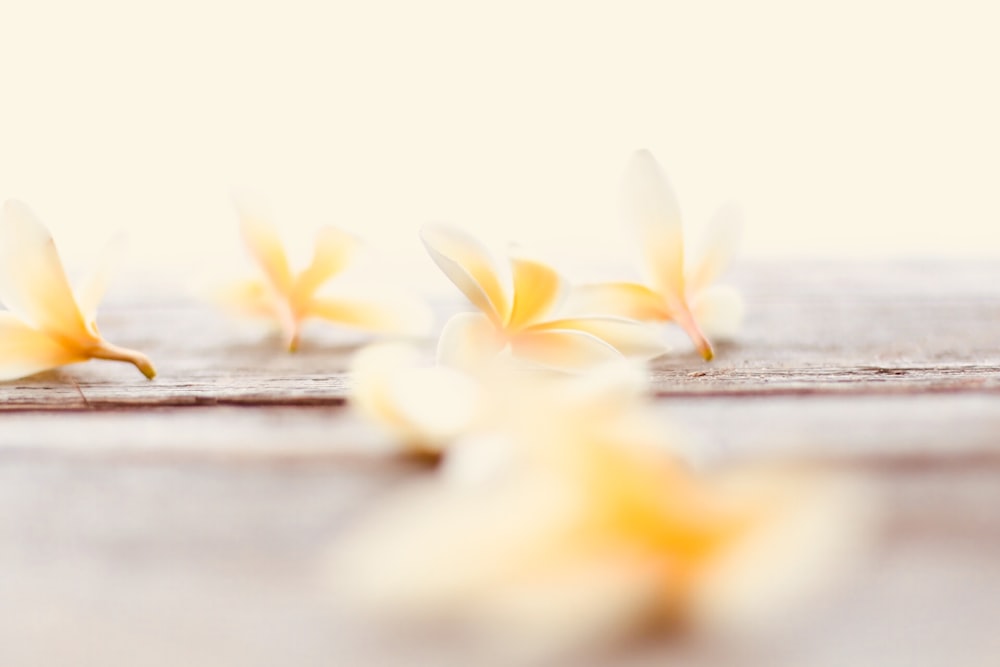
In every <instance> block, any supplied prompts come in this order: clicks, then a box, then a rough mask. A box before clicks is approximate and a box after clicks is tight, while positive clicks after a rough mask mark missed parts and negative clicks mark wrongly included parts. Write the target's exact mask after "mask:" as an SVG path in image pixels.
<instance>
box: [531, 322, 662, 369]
mask: <svg viewBox="0 0 1000 667" xmlns="http://www.w3.org/2000/svg"><path fill="white" fill-rule="evenodd" d="M554 329H566V330H569V329H572V330H574V331H584V332H586V333H589V334H593V335H594V336H597V337H598V338H600V339H601V340H602V341H604V342H605V343H608V344H609V345H611V346H612V347H613V348H615V349H616V350H618V351H619V352H621V353H622V354H623V355H625V356H626V357H633V358H636V359H652V358H653V357H658V356H660V355H661V354H664V353H666V352H667V351H668V350H669V348H668V347H667V345H666V344H665V343H664V342H663V339H662V338H661V337H660V335H659V334H658V333H657V332H656V330H655V329H653V328H652V327H650V326H647V325H645V324H642V323H640V322H636V321H633V320H627V319H623V318H619V317H574V318H566V319H560V320H552V321H551V322H543V323H542V324H537V325H535V326H533V327H530V328H529V329H527V331H532V332H534V331H551V330H554Z"/></svg>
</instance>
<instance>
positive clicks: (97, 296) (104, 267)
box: [76, 236, 125, 331]
mask: <svg viewBox="0 0 1000 667" xmlns="http://www.w3.org/2000/svg"><path fill="white" fill-rule="evenodd" d="M124 256H125V237H124V236H116V237H115V238H114V239H113V240H112V241H111V243H109V244H108V245H107V247H105V249H104V252H103V253H101V257H100V259H99V260H98V262H97V266H96V267H94V271H93V272H92V273H91V274H90V275H89V276H87V278H86V279H85V280H84V281H83V282H82V283H80V286H79V287H77V289H76V302H77V303H78V304H79V306H80V312H81V313H82V314H83V318H84V320H85V321H86V322H87V326H89V327H90V328H91V330H92V331H94V330H95V328H94V323H95V321H96V320H97V307H98V306H99V305H100V303H101V300H102V299H103V298H104V294H105V292H107V290H108V284H109V283H110V282H111V278H112V276H114V274H115V273H116V272H117V271H118V268H119V266H121V262H122V258H123V257H124Z"/></svg>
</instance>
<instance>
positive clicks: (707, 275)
mask: <svg viewBox="0 0 1000 667" xmlns="http://www.w3.org/2000/svg"><path fill="white" fill-rule="evenodd" d="M742 232H743V212H742V211H741V210H740V207H739V206H737V205H736V204H735V203H732V202H730V203H729V204H727V205H725V206H723V207H722V208H721V209H719V211H718V212H717V213H716V214H715V216H714V217H713V218H712V220H711V222H710V223H709V226H708V229H707V230H706V231H705V236H704V237H703V238H702V242H701V244H700V247H699V250H698V251H697V254H696V255H695V257H696V259H695V260H694V261H692V262H691V263H690V264H689V269H688V275H687V278H686V284H687V289H688V293H689V294H694V293H697V292H699V291H701V290H703V289H705V288H707V287H708V286H709V285H711V284H712V283H713V282H715V280H717V279H718V277H719V276H720V275H721V274H722V273H723V272H724V271H725V270H726V267H728V266H729V263H730V261H732V258H733V255H735V254H736V250H737V248H739V245H740V237H741V236H742Z"/></svg>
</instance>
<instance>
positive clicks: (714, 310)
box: [575, 150, 744, 360]
mask: <svg viewBox="0 0 1000 667" xmlns="http://www.w3.org/2000/svg"><path fill="white" fill-rule="evenodd" d="M621 203H622V215H623V218H624V219H625V222H626V223H627V224H629V225H630V226H633V227H634V228H635V229H636V230H637V231H638V234H639V242H640V244H641V246H642V257H643V260H644V264H645V269H646V273H647V277H648V280H649V285H648V286H647V285H643V284H637V283H631V282H617V283H606V284H599V285H590V286H586V287H583V288H581V289H580V290H578V292H577V293H576V294H575V299H576V304H575V308H576V309H579V310H580V311H581V312H587V311H590V310H593V311H596V312H601V313H615V314H618V315H622V316H624V317H631V318H635V319H637V320H643V321H671V322H675V323H677V324H678V325H679V326H680V327H681V328H682V329H684V331H685V332H686V333H687V334H688V336H689V337H690V338H691V340H692V341H693V342H694V344H695V347H696V348H697V349H698V351H699V352H700V353H701V355H702V357H704V358H705V359H706V360H711V359H712V358H713V356H714V354H715V353H714V351H713V349H712V344H711V343H710V342H709V337H718V338H727V337H730V336H732V335H733V334H735V333H736V331H737V330H738V329H739V327H740V324H741V321H742V319H743V312H744V306H743V300H742V298H741V297H740V294H739V293H738V292H737V291H736V290H735V289H733V288H732V287H729V286H721V285H713V282H714V281H715V279H716V278H718V277H719V275H720V274H721V273H722V272H723V270H724V269H725V268H726V266H727V265H728V264H729V261H730V259H731V258H732V256H733V254H734V252H735V250H736V246H737V244H738V241H739V235H740V229H741V225H742V222H741V216H740V213H739V210H738V209H737V208H736V207H735V206H733V205H729V206H726V207H724V208H723V209H722V210H720V211H719V213H718V214H717V215H716V216H715V218H714V219H713V220H712V223H711V226H710V228H709V230H708V233H707V234H706V236H705V240H704V242H703V243H702V246H701V249H700V252H697V253H693V254H694V255H695V256H694V259H693V261H688V260H687V258H686V256H685V249H684V230H683V227H682V224H681V212H680V207H679V206H678V204H677V197H676V196H675V195H674V191H673V188H671V186H670V183H669V181H668V180H667V178H666V176H665V175H664V174H663V170H662V169H661V168H660V164H659V163H658V162H657V161H656V158H654V157H653V155H652V154H651V153H650V152H649V151H646V150H642V151H638V152H637V153H636V154H635V155H633V156H632V159H631V161H630V162H629V165H628V168H627V169H626V173H625V180H624V185H623V188H622V202H621Z"/></svg>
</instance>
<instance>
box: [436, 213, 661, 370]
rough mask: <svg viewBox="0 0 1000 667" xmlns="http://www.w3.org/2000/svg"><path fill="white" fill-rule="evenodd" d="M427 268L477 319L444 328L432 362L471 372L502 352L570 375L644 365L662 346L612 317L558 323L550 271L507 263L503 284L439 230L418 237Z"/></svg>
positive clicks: (464, 317) (558, 280)
mask: <svg viewBox="0 0 1000 667" xmlns="http://www.w3.org/2000/svg"><path fill="white" fill-rule="evenodd" d="M421 238H422V239H423V242H424V246H425V247H426V248H427V251H428V253H429V254H430V256H431V258H432V259H433V260H434V262H435V263H436V264H437V265H438V267H439V268H440V269H441V271H443V272H444V274H445V275H446V276H447V277H448V279H449V280H451V282H453V283H454V284H455V286H456V287H458V289H459V290H460V291H461V292H462V294H464V295H465V297H466V298H467V299H468V300H469V301H470V302H471V303H472V305H473V306H475V308H476V309H477V311H478V312H472V313H459V314H457V315H455V316H453V317H452V318H451V319H450V320H449V321H448V322H447V323H446V324H445V326H444V329H443V331H442V333H441V338H440V339H439V342H438V360H439V361H441V362H442V363H446V364H451V365H456V366H459V367H470V366H471V367H474V366H476V365H478V364H480V363H482V362H483V361H484V360H485V359H488V358H490V357H491V356H494V355H496V354H497V353H499V352H502V351H508V352H509V353H510V354H511V355H512V356H513V357H515V358H517V359H520V360H523V361H526V362H528V363H530V364H535V365H538V366H542V367H546V368H551V369H556V370H563V371H576V370H582V369H586V368H591V367H594V366H598V365H601V364H605V363H609V362H613V361H621V360H622V359H624V358H625V357H629V358H640V359H650V358H653V357H656V356H659V355H661V354H663V353H664V352H665V351H666V346H665V345H664V343H663V342H662V341H661V340H660V339H659V337H658V336H657V335H656V334H655V332H654V331H652V330H651V329H650V328H649V327H647V326H645V325H643V324H642V323H639V322H636V321H634V320H629V319H627V318H622V317H618V316H616V315H604V314H598V315H588V316H575V317H571V316H561V315H560V314H559V313H558V307H559V305H560V303H561V300H562V297H563V296H565V294H566V291H567V289H566V288H567V285H566V283H565V281H564V279H563V278H562V277H561V276H560V275H559V273H557V272H556V270H555V269H553V268H552V267H551V266H549V265H547V264H545V263H543V262H541V261H538V260H536V259H530V258H527V257H521V256H514V257H511V258H510V266H509V268H510V272H509V274H510V280H509V281H506V280H504V279H503V277H502V276H504V275H506V273H501V265H500V263H499V262H497V261H496V260H495V259H494V257H493V256H492V255H491V254H490V253H489V252H488V251H487V250H486V248H485V247H484V246H483V245H482V244H481V243H480V242H479V241H478V240H476V239H475V238H474V237H472V236H470V235H469V234H467V233H465V232H463V231H461V230H459V229H455V228H453V227H448V226H445V225H428V226H426V227H424V229H423V230H422V232H421Z"/></svg>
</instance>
